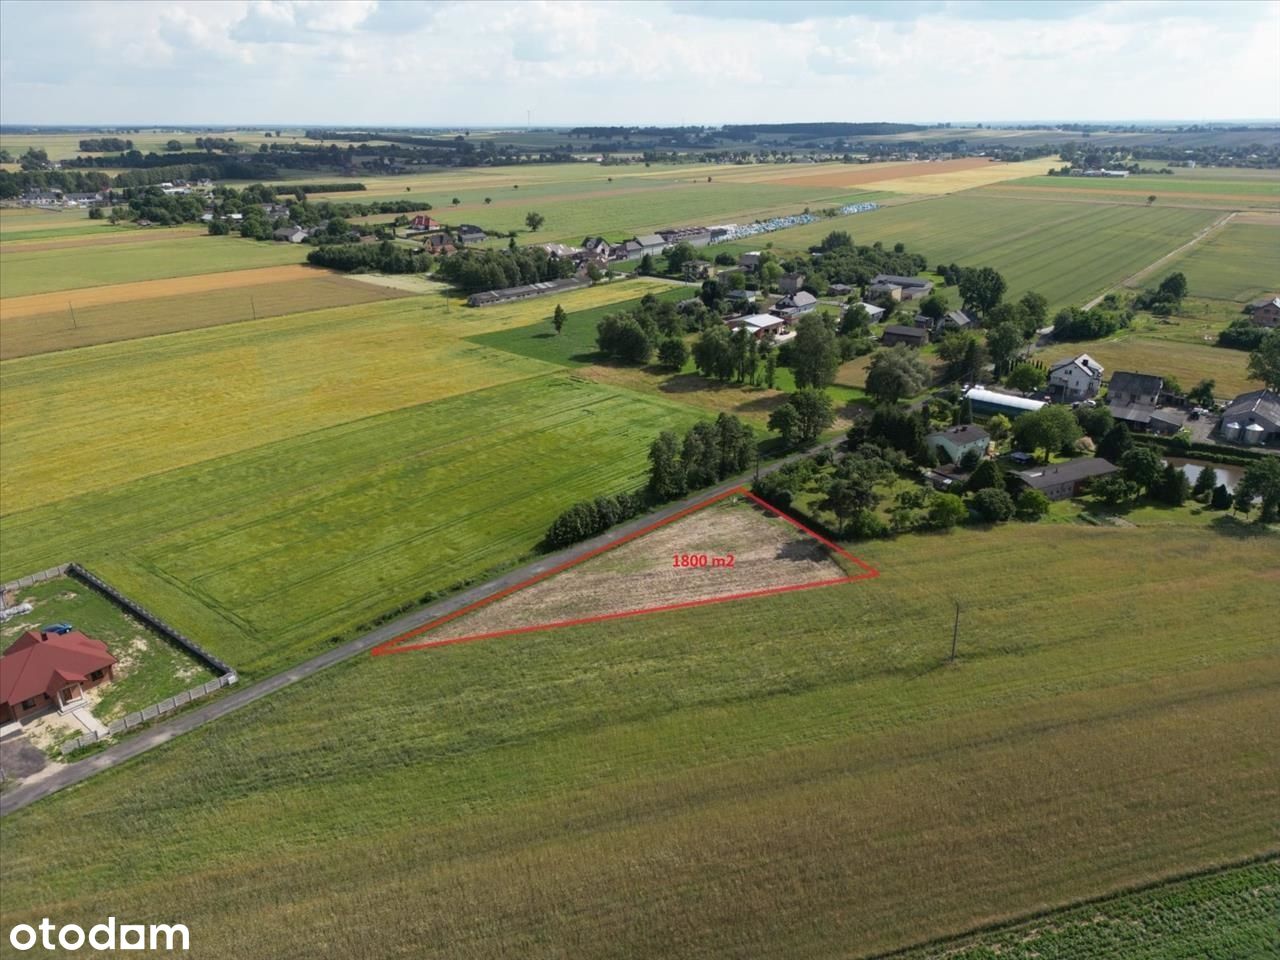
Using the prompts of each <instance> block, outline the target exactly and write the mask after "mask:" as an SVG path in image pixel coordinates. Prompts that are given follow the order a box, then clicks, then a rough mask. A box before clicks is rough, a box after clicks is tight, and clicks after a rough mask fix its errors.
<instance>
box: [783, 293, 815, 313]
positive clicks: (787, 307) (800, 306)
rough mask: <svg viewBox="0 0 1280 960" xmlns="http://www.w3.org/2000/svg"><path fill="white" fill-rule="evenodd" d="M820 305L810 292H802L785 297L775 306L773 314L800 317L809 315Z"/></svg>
mask: <svg viewBox="0 0 1280 960" xmlns="http://www.w3.org/2000/svg"><path fill="white" fill-rule="evenodd" d="M817 305H818V298H817V297H815V296H814V295H813V294H812V293H809V292H808V291H805V290H801V291H800V292H799V293H793V294H791V295H790V296H786V297H783V298H782V299H781V300H779V301H778V302H777V303H775V304H774V305H773V312H774V313H776V314H778V315H779V316H783V317H798V316H800V315H801V314H805V313H808V312H809V311H811V310H812V309H813V308H814V307H816V306H817Z"/></svg>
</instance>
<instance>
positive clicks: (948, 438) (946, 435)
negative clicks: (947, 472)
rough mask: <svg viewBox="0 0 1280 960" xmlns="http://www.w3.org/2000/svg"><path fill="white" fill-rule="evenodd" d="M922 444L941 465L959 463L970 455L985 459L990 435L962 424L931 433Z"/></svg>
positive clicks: (978, 428) (972, 425)
mask: <svg viewBox="0 0 1280 960" xmlns="http://www.w3.org/2000/svg"><path fill="white" fill-rule="evenodd" d="M924 442H925V445H926V446H927V447H929V448H930V449H931V450H933V451H934V452H935V454H936V455H937V457H938V459H939V460H940V461H942V462H943V463H959V462H960V461H962V460H963V459H964V458H965V457H966V456H968V455H969V454H970V453H974V454H977V455H978V456H979V457H985V456H986V455H987V448H988V447H989V446H990V445H991V435H990V434H989V433H987V431H985V430H983V429H982V428H981V427H979V426H977V425H975V424H972V423H962V424H960V425H958V426H955V427H947V429H945V430H939V431H937V432H936V433H931V434H929V435H928V436H927V437H925V438H924Z"/></svg>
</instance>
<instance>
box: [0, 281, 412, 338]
mask: <svg viewBox="0 0 1280 960" xmlns="http://www.w3.org/2000/svg"><path fill="white" fill-rule="evenodd" d="M274 270H282V271H286V272H287V273H288V274H289V275H297V276H301V279H295V280H280V281H276V282H274V283H259V284H251V285H246V286H232V285H225V286H223V287H222V288H221V289H217V288H215V289H211V290H206V291H203V292H199V293H182V294H178V295H176V296H159V297H147V298H144V299H140V300H124V301H120V302H116V303H103V304H98V305H95V306H81V307H77V308H75V310H74V314H73V311H71V310H69V309H68V308H67V307H66V306H65V304H64V306H63V308H62V309H60V310H56V311H50V312H49V313H36V314H29V315H26V316H19V317H11V316H9V314H8V312H7V311H5V313H4V319H3V324H2V325H0V360H9V359H12V358H14V357H25V356H32V355H34V354H38V353H50V352H52V351H55V350H69V349H73V348H75V347H86V346H92V345H94V344H99V343H114V342H116V341H119V340H133V339H136V338H138V337H151V336H156V335H158V334H163V333H176V332H177V331H179V330H196V329H200V328H202V327H216V326H221V325H223V324H228V323H243V322H245V321H247V320H262V319H266V318H268V317H279V316H284V315H286V314H291V313H305V312H307V311H310V310H321V309H325V308H328V307H346V306H352V305H354V304H360V303H375V302H377V301H380V300H391V299H394V298H397V297H407V296H410V292H409V291H407V290H404V289H398V288H396V287H395V286H393V285H384V286H379V285H376V284H372V283H359V282H357V281H356V280H352V279H348V278H346V277H341V276H336V275H334V274H330V273H328V272H325V271H320V270H315V269H311V268H307V267H297V268H294V267H273V268H268V269H267V270H263V271H258V270H248V271H243V272H244V273H268V274H269V273H271V272H273V271H274ZM295 270H296V271H298V273H297V274H294V273H293V271H295ZM237 276H239V274H223V273H215V274H210V275H209V276H208V277H207V278H206V277H191V278H188V279H192V280H204V279H212V278H226V279H228V280H231V279H235V278H236V277H237ZM421 282H422V281H419V283H421ZM181 283H182V281H175V280H156V281H150V282H149V283H146V284H137V285H134V284H128V286H146V287H148V288H150V290H152V291H154V290H159V289H163V288H164V287H165V286H166V285H169V284H181ZM116 289H118V288H117V287H98V288H95V291H103V292H108V291H113V290H116ZM95 291H86V292H95ZM418 292H425V291H424V290H420V291H418ZM30 299H33V300H45V299H47V297H43V296H42V297H33V298H30ZM6 302H7V301H0V306H2V305H3V304H4V303H6ZM73 315H74V322H73V320H72V317H73Z"/></svg>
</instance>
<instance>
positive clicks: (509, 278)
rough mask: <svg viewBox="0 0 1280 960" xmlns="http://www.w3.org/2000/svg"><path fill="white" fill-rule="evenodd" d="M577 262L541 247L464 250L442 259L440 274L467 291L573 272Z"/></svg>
mask: <svg viewBox="0 0 1280 960" xmlns="http://www.w3.org/2000/svg"><path fill="white" fill-rule="evenodd" d="M573 269H574V268H573V262H572V261H570V260H562V259H557V258H555V257H552V256H551V255H550V254H548V253H547V251H545V250H543V249H542V248H541V247H518V248H516V249H514V250H463V251H461V252H459V253H455V254H452V255H451V256H448V257H445V258H443V259H442V260H441V261H440V266H439V268H438V269H437V271H436V272H437V274H438V275H439V276H440V278H441V279H442V280H445V281H447V282H448V283H450V284H452V285H453V286H455V287H457V288H458V289H460V290H461V291H462V292H463V293H479V292H481V291H484V290H501V289H503V288H505V287H518V286H522V285H524V284H529V283H540V282H542V281H545V280H560V279H563V278H565V277H570V276H572V275H573Z"/></svg>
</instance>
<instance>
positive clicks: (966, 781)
mask: <svg viewBox="0 0 1280 960" xmlns="http://www.w3.org/2000/svg"><path fill="white" fill-rule="evenodd" d="M1046 529H1049V530H1051V532H1052V535H1047V534H1046ZM1236 529H1237V528H1236V527H1235V526H1234V525H1233V524H1231V522H1230V521H1229V520H1227V521H1225V522H1224V523H1222V524H1218V525H1216V526H1212V527H1209V528H1205V527H1191V526H1188V527H1167V528H1160V529H1158V530H1157V529H1143V528H1133V529H1123V530H1120V529H1097V528H1092V527H1086V526H1083V525H1056V526H1053V527H1051V528H1044V527H1039V526H1030V525H1017V524H1015V525H1010V526H1007V527H1002V528H999V529H996V530H992V531H987V532H984V531H980V530H965V531H957V532H955V533H954V534H952V535H950V536H914V537H905V538H901V539H899V540H896V541H891V542H878V543H874V544H860V545H858V546H857V547H856V548H855V552H857V553H858V554H860V555H862V556H864V557H865V558H867V559H868V560H869V561H871V562H872V563H874V564H875V565H876V566H877V567H878V568H879V569H880V570H881V571H882V575H881V577H880V578H879V579H877V580H873V581H869V582H865V583H861V584H853V585H847V586H843V587H835V588H830V589H824V590H816V591H810V592H807V593H805V594H792V595H782V596H775V597H769V598H761V599H758V600H752V601H744V602H741V603H737V604H721V605H717V606H715V607H704V608H699V609H696V610H688V611H682V612H678V613H668V614H660V615H654V616H651V617H647V618H638V619H633V620H629V621H618V622H615V623H612V624H604V625H598V626H594V627H591V628H580V629H569V630H563V631H557V632H548V633H543V634H531V635H527V636H523V637H520V638H519V639H514V640H509V641H494V642H488V643H479V644H467V645H462V646H457V647H451V648H441V649H438V650H433V651H427V652H415V653H406V654H400V655H396V656H392V657H386V658H378V659H369V658H361V659H358V660H356V661H352V662H349V663H346V664H344V665H342V666H340V667H336V668H333V669H331V670H329V671H327V672H325V673H324V674H321V675H319V676H317V677H315V678H312V679H310V680H308V681H304V682H303V683H301V684H299V685H297V686H295V687H291V688H289V689H287V690H285V691H283V692H281V693H280V694H277V695H275V696H273V697H272V698H271V699H270V700H268V701H264V702H262V703H259V704H256V705H254V706H252V707H250V708H248V709H246V710H244V711H242V712H239V713H237V714H235V715H233V716H231V717H229V718H227V719H226V720H223V721H221V722H219V723H218V724H216V725H214V726H212V727H209V728H206V729H203V730H200V731H198V732H196V733H194V734H191V735H189V736H188V737H185V738H183V739H182V740H180V741H178V742H175V743H172V744H168V745H166V746H164V747H161V748H159V749H157V750H155V751H153V752H151V753H149V754H147V755H146V756H145V757H143V758H142V759H141V760H140V761H138V762H135V763H133V764H130V765H129V766H128V767H126V768H122V769H117V770H112V771H109V772H107V773H104V774H102V775H100V776H99V777H97V778H95V779H94V780H93V781H91V782H89V783H88V784H86V785H84V786H83V787H81V788H79V789H77V790H75V791H73V792H69V793H65V794H60V795H57V796H54V797H53V798H51V799H49V800H47V801H44V802H42V803H40V804H38V805H36V806H34V807H32V808H28V809H27V810H25V811H22V812H20V813H18V814H16V815H14V816H11V817H7V818H5V819H4V820H3V821H0V839H2V840H3V843H4V849H5V857H4V861H3V865H0V870H3V874H2V875H0V876H3V879H4V880H5V882H6V888H7V889H8V890H9V891H10V892H9V893H8V894H7V895H6V897H5V903H4V908H3V911H4V916H3V919H4V922H5V923H6V924H13V923H16V922H23V921H27V920H29V919H30V918H32V917H35V916H39V915H41V913H40V912H41V911H42V910H43V911H47V909H48V905H49V904H52V903H56V904H58V905H59V908H60V911H61V913H60V915H61V916H62V917H63V918H64V920H63V922H87V921H88V920H89V919H90V918H93V917H97V916H99V915H105V912H106V911H107V910H108V908H109V909H110V911H111V912H113V913H115V914H118V915H128V916H130V917H137V918H139V920H140V921H143V920H158V919H160V918H169V919H172V918H174V917H181V919H182V921H183V922H185V923H187V924H189V925H190V927H191V930H192V946H193V950H192V955H193V956H197V957H202V956H209V957H221V956H228V955H236V954H244V955H248V954H249V953H252V952H254V951H257V953H258V954H260V955H269V956H273V957H281V958H288V957H303V956H314V955H315V953H316V952H317V949H322V950H323V951H324V952H327V953H331V954H335V955H344V956H378V957H424V956H440V957H451V958H459V957H492V956H499V955H521V956H564V955H566V954H567V953H571V954H572V955H574V956H577V957H623V956H653V955H659V954H661V955H664V956H690V957H693V956H697V957H715V956H744V955H768V956H782V955H786V956H815V957H817V956H830V955H833V954H840V955H858V956H861V955H864V954H867V953H873V952H877V951H884V950H889V949H893V948H895V947H902V946H906V945H909V944H912V943H919V942H921V941H922V940H929V939H933V938H936V937H941V936H955V935H958V934H961V933H963V932H964V931H966V930H968V929H971V928H972V927H974V926H976V925H979V924H985V923H990V922H993V921H1000V920H1006V919H1015V918H1017V917H1018V916H1020V915H1023V914H1026V913H1028V912H1032V911H1039V910H1044V909H1047V908H1051V907H1053V906H1055V905H1060V904H1063V903H1068V902H1072V901H1076V900H1079V899H1081V898H1084V897H1095V896H1100V895H1104V894H1106V893H1108V892H1110V891H1114V890H1118V889H1123V888H1128V887H1131V886H1134V885H1137V884H1141V883H1148V882H1153V881H1156V880H1159V879H1161V878H1164V877H1167V876H1170V875H1174V874H1178V873H1180V872H1183V871H1186V870H1188V869H1193V868H1198V867H1205V866H1209V865H1213V864H1216V863H1222V862H1229V861H1233V860H1238V859H1240V858H1243V857H1247V856H1252V855H1255V854H1257V853H1259V852H1262V851H1264V850H1267V849H1270V848H1272V847H1273V846H1274V843H1275V822H1274V815H1273V810H1274V808H1275V801H1276V798H1277V794H1278V791H1280V774H1278V773H1277V770H1276V767H1275V765H1274V763H1273V761H1272V756H1271V754H1272V753H1273V751H1272V749H1271V745H1272V744H1273V743H1274V742H1275V741H1276V738H1277V737H1280V722H1278V720H1280V714H1277V712H1276V711H1275V710H1274V700H1275V695H1276V690H1277V687H1278V686H1280V645H1278V644H1277V641H1276V638H1275V632H1274V629H1273V620H1274V612H1275V611H1274V606H1273V605H1269V604H1267V603H1265V602H1253V603H1231V604H1223V603H1222V597H1223V596H1224V595H1227V594H1230V595H1231V596H1236V597H1253V598H1264V597H1266V596H1268V595H1269V592H1270V591H1271V589H1272V584H1271V583H1270V580H1271V579H1273V578H1272V576H1271V573H1270V572H1269V571H1270V570H1271V569H1272V568H1273V567H1274V564H1273V560H1274V557H1275V555H1276V542H1277V541H1276V539H1275V536H1274V535H1266V534H1262V535H1256V536H1242V535H1240V534H1238V533H1235V530H1236ZM1241 532H1243V531H1241ZM977 558H980V560H979V559H977ZM426 562H430V561H426ZM975 563H980V565H981V582H982V583H983V584H984V586H982V587H974V586H973V583H974V582H975V581H974V578H973V573H974V572H975V570H974V564H975ZM1134 571H1141V576H1135V575H1134ZM961 577H963V578H964V580H965V583H966V584H968V585H967V586H965V587H963V588H961V587H959V586H958V585H957V584H958V580H959V578H961ZM953 596H962V597H963V598H964V619H963V621H962V628H961V633H960V646H959V649H960V661H959V663H958V664H957V665H955V666H951V667H947V666H946V665H945V663H944V660H945V657H946V651H947V647H948V644H949V642H950V634H951V618H952V613H953V608H952V598H953ZM1064 609H1067V610H1071V611H1072V616H1070V617H1064V616H1063V610H1064ZM1135 611H1140V612H1141V615H1140V616H1136V617H1135V616H1134V612H1135ZM193 755H198V756H200V757H201V758H202V761H203V762H201V763H199V764H193V763H192V762H191V757H192V756H193ZM126 790H127V791H128V794H129V796H130V797H131V802H130V803H128V804H122V803H121V802H120V795H121V792H122V791H126ZM54 830H56V831H57V832H58V835H59V836H61V837H63V838H64V840H65V841H67V842H66V843H65V844H64V846H63V852H62V854H61V855H60V856H59V857H58V858H56V860H53V861H50V859H49V857H48V847H47V841H46V838H47V836H48V835H49V833H50V831H54ZM90 834H91V835H92V838H93V840H94V842H93V843H88V842H84V843H80V842H77V841H78V839H79V837H80V836H84V837H85V839H86V841H87V839H88V837H89V836H90ZM18 878H22V882H17V880H18ZM317 889H320V890H323V891H324V897H323V898H318V897H316V896H315V895H314V891H315V890H317ZM286 905H287V906H286ZM408 905H412V908H411V909H410V908H409V907H408ZM228 916H234V917H236V918H237V922H236V923H234V924H228V923H226V922H225V921H226V918H227V917H228ZM300 927H302V928H305V929H306V930H307V936H306V937H305V938H300V937H299V936H298V933H297V931H298V929H299V928H300ZM250 938H252V940H251V939H250ZM318 944H323V947H322V948H321V947H318V946H317V945H318Z"/></svg>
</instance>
